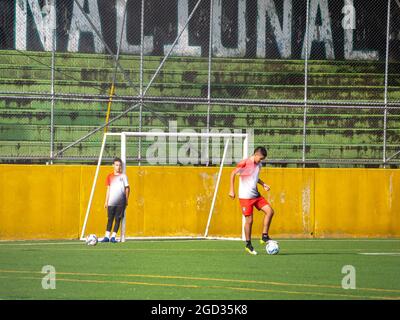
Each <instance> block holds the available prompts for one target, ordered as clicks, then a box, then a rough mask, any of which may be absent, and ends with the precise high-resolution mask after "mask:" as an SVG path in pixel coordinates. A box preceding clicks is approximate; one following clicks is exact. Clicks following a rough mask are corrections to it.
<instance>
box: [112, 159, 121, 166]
mask: <svg viewBox="0 0 400 320" xmlns="http://www.w3.org/2000/svg"><path fill="white" fill-rule="evenodd" d="M115 162H119V163H120V164H121V165H122V160H121V158H118V157H115V158H114V160H113V163H115Z"/></svg>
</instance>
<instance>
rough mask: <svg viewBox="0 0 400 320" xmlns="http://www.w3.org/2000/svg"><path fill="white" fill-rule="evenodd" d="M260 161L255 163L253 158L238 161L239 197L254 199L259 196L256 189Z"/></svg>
mask: <svg viewBox="0 0 400 320" xmlns="http://www.w3.org/2000/svg"><path fill="white" fill-rule="evenodd" d="M261 166H262V164H261V162H260V163H258V164H257V163H255V162H254V161H253V160H251V159H250V158H249V159H245V160H242V161H240V162H239V163H238V165H237V166H236V168H238V169H239V170H238V172H237V173H238V174H240V181H239V199H255V198H258V197H260V193H259V192H258V189H257V183H258V179H259V175H260V169H261Z"/></svg>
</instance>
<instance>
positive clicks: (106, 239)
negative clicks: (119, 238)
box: [100, 237, 110, 242]
mask: <svg viewBox="0 0 400 320" xmlns="http://www.w3.org/2000/svg"><path fill="white" fill-rule="evenodd" d="M100 242H110V239H108V238H107V237H104V238H103V240H101V241H100Z"/></svg>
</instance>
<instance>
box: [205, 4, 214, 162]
mask: <svg viewBox="0 0 400 320" xmlns="http://www.w3.org/2000/svg"><path fill="white" fill-rule="evenodd" d="M213 6H214V0H210V33H209V41H208V79H207V133H209V132H210V117H211V115H210V112H211V63H212V49H213V14H214V11H213V9H214V7H213ZM206 147H207V151H206V157H207V166H209V164H210V159H209V158H210V155H209V152H210V151H209V149H210V138H209V137H207V145H206Z"/></svg>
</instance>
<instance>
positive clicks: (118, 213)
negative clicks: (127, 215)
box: [107, 206, 125, 219]
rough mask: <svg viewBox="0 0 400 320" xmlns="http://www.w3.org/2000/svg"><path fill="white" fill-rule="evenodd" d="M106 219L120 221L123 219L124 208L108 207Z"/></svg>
mask: <svg viewBox="0 0 400 320" xmlns="http://www.w3.org/2000/svg"><path fill="white" fill-rule="evenodd" d="M107 211H108V218H112V219H114V218H116V219H122V218H123V217H124V212H125V206H108V207H107Z"/></svg>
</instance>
